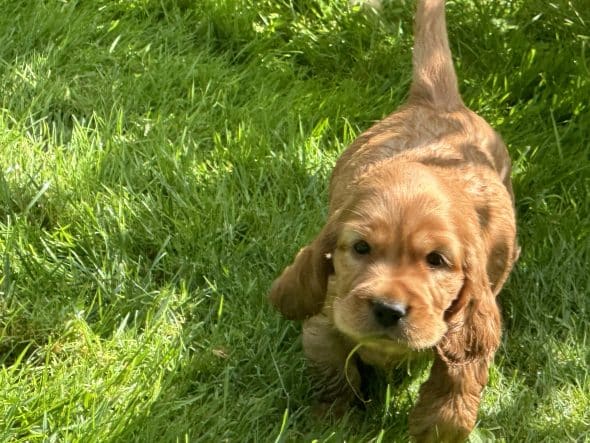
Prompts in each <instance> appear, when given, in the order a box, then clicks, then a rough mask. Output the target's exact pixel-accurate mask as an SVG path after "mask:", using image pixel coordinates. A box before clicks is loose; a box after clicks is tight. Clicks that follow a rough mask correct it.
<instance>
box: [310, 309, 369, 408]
mask: <svg viewBox="0 0 590 443" xmlns="http://www.w3.org/2000/svg"><path fill="white" fill-rule="evenodd" d="M303 350H304V352H305V356H306V357H307V359H308V362H309V366H310V370H311V372H312V376H313V377H314V378H315V381H316V383H317V385H318V393H317V395H318V397H317V404H316V406H315V409H314V412H315V413H316V414H317V415H333V416H334V417H341V416H343V415H344V414H345V413H346V411H347V410H348V409H349V407H350V406H351V404H352V403H353V402H354V400H355V397H358V398H360V390H361V375H360V372H359V368H358V365H357V358H356V356H354V355H352V356H350V358H349V355H350V353H351V351H352V350H353V346H352V344H351V343H350V342H349V341H348V340H347V339H346V338H345V337H343V336H342V335H341V334H340V333H339V332H338V331H337V330H336V329H335V328H334V326H333V325H332V324H331V323H330V321H329V319H328V318H327V317H326V316H325V315H324V314H323V313H322V314H319V315H316V316H314V317H311V318H310V319H308V320H306V321H305V322H304V323H303Z"/></svg>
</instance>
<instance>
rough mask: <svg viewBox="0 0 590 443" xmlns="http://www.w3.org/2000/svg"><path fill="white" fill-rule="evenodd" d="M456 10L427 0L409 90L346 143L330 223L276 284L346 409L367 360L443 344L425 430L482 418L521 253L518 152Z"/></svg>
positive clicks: (427, 436)
mask: <svg viewBox="0 0 590 443" xmlns="http://www.w3.org/2000/svg"><path fill="white" fill-rule="evenodd" d="M444 9H445V5H444V1H443V0H419V1H418V5H417V11H416V19H415V28H414V34H415V42H414V53H413V79H412V85H411V88H410V92H409V98H408V100H407V102H406V103H405V104H404V105H403V106H402V107H401V108H400V109H399V110H397V112H395V113H393V114H391V115H389V116H388V117H386V118H385V119H384V120H382V121H380V122H378V123H377V124H375V125H374V126H373V127H372V128H370V129H369V130H367V131H366V132H364V133H363V134H361V135H360V137H358V139H356V140H355V141H354V142H353V144H352V145H351V146H350V147H349V148H348V149H347V150H346V151H345V152H344V153H343V154H342V156H341V157H340V159H339V160H338V162H337V163H336V166H335V169H334V171H333V174H332V178H331V181H330V192H329V198H330V206H329V215H328V220H327V222H326V224H325V226H324V227H323V229H322V230H321V232H320V233H319V234H318V236H317V237H316V238H315V239H314V240H313V241H312V242H311V243H310V244H309V245H307V246H305V247H304V248H303V249H301V251H299V253H298V254H297V256H296V257H295V260H294V262H293V263H292V264H291V265H290V266H288V267H287V268H286V269H285V270H284V271H283V273H282V274H281V275H280V277H279V278H278V279H277V280H276V281H275V282H274V283H273V285H272V288H271V291H270V295H269V297H270V301H271V303H272V304H273V305H274V306H275V307H276V308H277V309H278V310H279V311H280V312H281V313H282V314H283V315H284V316H285V317H287V318H289V319H294V320H305V321H304V323H303V347H304V352H305V354H306V356H307V357H308V359H309V362H310V366H311V368H312V369H313V370H314V371H315V373H316V376H317V377H320V380H321V381H322V385H323V386H324V388H325V389H324V391H323V392H322V395H321V400H322V401H324V402H327V403H328V404H332V405H333V407H335V408H338V409H340V410H342V408H346V407H348V405H349V403H350V402H351V400H353V399H354V396H355V393H358V391H359V389H360V384H361V375H360V372H359V369H358V367H357V362H358V358H360V360H361V361H362V362H363V363H366V364H369V365H374V366H377V367H381V368H384V369H387V368H390V367H391V366H393V365H395V364H396V363H399V362H401V361H405V360H407V359H411V358H413V357H415V356H417V355H419V354H422V353H424V351H430V352H431V353H432V355H433V356H434V362H433V364H432V367H431V369H430V376H429V378H428V379H427V381H426V382H425V383H424V384H423V385H422V386H421V387H420V391H419V395H418V399H417V402H416V405H415V407H414V409H413V411H412V413H411V416H410V420H409V431H410V435H411V436H412V437H413V438H414V439H415V440H417V441H420V442H429V441H462V440H464V439H465V438H467V436H468V435H469V433H470V432H471V430H472V429H473V427H474V425H475V421H476V417H477V411H478V408H479V402H480V396H481V393H482V390H483V388H484V386H485V385H486V383H487V380H488V366H489V364H490V362H491V361H492V358H493V355H494V353H495V351H496V349H497V348H498V345H499V343H500V334H501V326H500V313H499V310H498V306H497V304H496V296H497V295H498V293H499V292H500V289H501V288H502V285H503V284H504V282H505V281H506V278H507V277H508V274H509V272H510V270H511V268H512V266H513V263H514V262H515V260H516V258H517V255H518V248H517V245H516V227H515V216H514V201H513V195H512V186H511V182H510V170H511V167H510V159H509V156H508V153H507V150H506V147H505V145H504V143H503V142H502V140H501V138H500V136H499V135H498V134H497V133H496V132H494V130H492V128H491V127H490V126H489V125H488V124H487V123H486V122H485V121H484V120H483V119H482V118H481V117H479V116H477V115H476V114H475V113H473V112H472V111H470V110H469V109H467V108H466V107H465V105H464V104H463V101H462V99H461V97H460V95H459V90H458V86H457V78H456V75H455V71H454V68H453V63H452V59H451V52H450V49H449V43H448V37H447V31H446V22H445V10H444ZM352 351H356V356H355V358H356V360H355V358H350V354H351V353H352Z"/></svg>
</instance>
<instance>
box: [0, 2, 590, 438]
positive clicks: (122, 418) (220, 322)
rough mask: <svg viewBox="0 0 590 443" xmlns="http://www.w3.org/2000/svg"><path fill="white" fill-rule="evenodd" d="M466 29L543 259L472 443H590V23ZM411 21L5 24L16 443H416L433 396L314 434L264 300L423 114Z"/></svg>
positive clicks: (514, 5)
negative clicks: (351, 186)
mask: <svg viewBox="0 0 590 443" xmlns="http://www.w3.org/2000/svg"><path fill="white" fill-rule="evenodd" d="M448 3H449V4H448V8H447V9H448V14H447V15H448V22H449V34H450V39H451V46H452V50H453V53H454V57H455V62H456V66H457V71H458V75H459V77H460V87H461V91H462V93H463V95H464V99H465V101H466V103H467V104H468V105H469V106H470V107H471V108H472V109H474V110H475V111H476V112H478V113H480V114H481V115H482V116H484V117H485V118H486V119H487V120H488V121H489V122H490V123H491V124H492V125H493V126H494V127H495V128H496V129H497V130H498V131H499V132H500V133H501V134H502V135H503V137H504V139H505V141H506V142H507V144H508V146H509V149H510V153H511V155H512V158H513V161H514V174H513V180H514V187H515V192H516V197H517V201H516V205H517V211H518V225H519V237H520V243H521V245H522V248H523V249H522V254H521V259H520V261H519V263H518V266H517V268H516V269H515V271H514V272H513V274H512V276H511V278H510V280H509V281H508V283H507V285H506V287H505V289H504V291H503V292H502V293H501V296H500V297H501V305H502V312H503V317H504V336H503V342H502V346H501V348H500V350H499V352H498V354H497V356H496V359H495V364H494V365H493V367H492V368H491V371H490V375H491V377H490V384H489V386H488V387H487V388H486V390H485V391H484V398H483V402H482V407H481V410H480V414H479V421H478V426H477V429H476V431H475V432H474V434H473V435H472V441H494V440H495V441H506V442H527V441H528V442H541V441H548V442H553V441H556V442H564V441H577V442H581V441H590V436H588V429H590V371H589V367H590V336H589V331H590V276H589V275H590V271H589V263H590V48H589V47H590V7H589V4H588V0H570V1H567V0H554V1H553V2H547V1H544V0H514V1H508V0H455V1H452V2H451V1H449V2H448ZM413 6H414V2H413V1H407V0H406V1H403V0H389V1H386V2H385V6H384V8H383V10H382V12H381V13H380V14H379V15H376V14H372V13H368V12H363V11H360V10H359V9H358V8H350V7H348V2H347V0H291V1H289V0H95V1H85V0H19V1H14V0H0V12H1V13H0V91H1V96H0V103H1V105H0V260H1V263H0V441H10V442H13V441H14V442H16V441H20V442H41V441H43V442H45V441H47V442H54V441H55V442H62V441H67V442H70V441H79V442H85V443H86V442H119V441H120V442H131V441H137V442H221V441H227V442H247V441H252V442H257V441H260V442H274V441H278V442H287V441H289V442H291V441H295V442H299V441H301V442H306V441H307V442H311V441H314V440H315V441H326V442H341V441H348V442H369V441H375V442H377V441H381V442H396V441H406V440H407V431H406V428H407V415H408V412H409V410H410V408H411V406H412V402H413V400H414V398H415V396H416V391H417V387H418V383H419V381H414V382H412V383H402V384H395V383H392V384H391V385H390V386H388V387H387V388H386V387H385V386H383V388H382V389H381V391H382V395H381V396H380V397H383V398H381V399H379V398H378V399H376V400H375V401H373V402H372V403H370V404H369V405H368V407H367V410H366V411H362V410H360V409H359V410H351V412H350V413H349V414H348V415H347V416H345V417H344V418H343V419H342V420H340V421H335V422H328V421H320V420H315V419H313V418H312V414H311V412H310V404H311V399H312V398H313V392H314V386H313V384H312V381H311V380H310V379H309V378H308V375H307V372H306V365H305V360H304V357H303V353H302V349H301V342H300V340H299V338H298V335H299V331H300V325H299V324H297V323H292V322H288V321H286V320H284V319H282V318H281V317H280V315H279V314H278V313H276V312H274V311H273V310H272V308H271V307H270V306H269V305H268V304H267V302H266V293H267V291H268V288H269V285H270V283H271V282H272V280H273V278H274V277H275V276H276V275H277V274H278V273H279V272H280V270H281V269H282V267H283V266H284V265H285V264H287V263H288V262H289V261H290V259H291V258H292V256H293V254H294V253H295V252H296V251H297V250H298V249H299V247H301V246H302V245H303V244H305V242H306V241H308V240H309V239H311V238H312V237H313V236H314V234H316V233H317V232H318V230H319V229H320V227H321V225H322V223H323V220H324V217H325V214H326V209H327V208H326V188H327V182H328V178H329V174H330V170H331V167H332V166H333V164H334V162H335V159H336V158H337V157H338V154H339V153H340V152H341V151H342V150H343V149H344V148H345V147H346V146H347V144H349V143H350V142H351V141H352V140H353V139H354V138H355V136H356V135H358V134H359V133H360V132H362V131H363V130H364V129H366V128H368V127H369V126H370V125H371V123H372V122H374V121H376V120H379V119H381V118H382V117H384V116H385V115H387V114H388V113H389V112H391V111H392V110H394V109H395V107H396V106H397V105H399V104H400V103H402V102H403V100H404V97H405V94H406V91H407V88H408V85H409V80H410V75H411V72H410V70H411V66H410V60H411V44H412V40H411V19H412V12H413ZM418 378H419V377H418ZM385 391H387V394H385V393H384V392H385ZM377 397H379V395H378V396H377Z"/></svg>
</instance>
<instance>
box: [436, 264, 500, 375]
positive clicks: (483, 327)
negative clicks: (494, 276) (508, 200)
mask: <svg viewBox="0 0 590 443" xmlns="http://www.w3.org/2000/svg"><path fill="white" fill-rule="evenodd" d="M486 262H487V260H486V255H484V254H474V253H471V254H469V256H468V258H467V260H466V263H465V265H464V267H465V281H464V283H463V288H462V289H461V292H460V293H459V296H458V297H457V299H456V300H455V302H454V303H453V304H452V305H451V307H450V308H449V309H448V310H447V312H446V313H445V320H446V321H447V324H448V326H449V330H448V332H447V334H446V335H445V337H444V338H443V340H441V342H440V343H439V345H438V346H437V354H438V356H439V357H440V358H441V359H442V360H443V361H445V362H447V363H448V364H450V365H454V364H467V363H469V362H470V361H474V360H480V359H484V360H489V359H491V357H492V356H493V355H494V353H495V352H496V349H497V348H498V346H499V345H500V336H501V320H500V310H499V308H498V304H497V303H496V297H495V295H494V293H493V292H492V285H491V284H490V281H489V278H488V274H487V272H486Z"/></svg>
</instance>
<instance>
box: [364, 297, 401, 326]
mask: <svg viewBox="0 0 590 443" xmlns="http://www.w3.org/2000/svg"><path fill="white" fill-rule="evenodd" d="M371 309H372V311H373V316H374V317H375V320H376V321H377V323H378V324H379V325H380V326H383V327H384V328H390V327H392V326H395V325H397V323H398V322H399V320H400V319H401V318H403V317H405V315H406V312H407V309H406V307H405V306H404V305H402V304H401V303H393V302H384V301H381V300H372V301H371Z"/></svg>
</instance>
